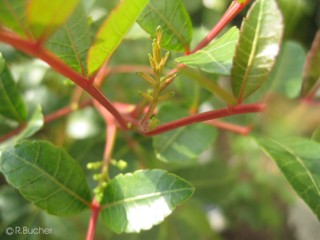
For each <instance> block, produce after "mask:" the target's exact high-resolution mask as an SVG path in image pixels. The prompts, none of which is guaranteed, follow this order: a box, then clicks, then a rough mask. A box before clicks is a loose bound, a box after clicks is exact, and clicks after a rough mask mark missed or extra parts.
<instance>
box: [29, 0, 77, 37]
mask: <svg viewBox="0 0 320 240" xmlns="http://www.w3.org/2000/svg"><path fill="white" fill-rule="evenodd" d="M79 3H80V0H68V1H65V0H54V1H43V0H30V1H28V2H27V14H26V17H27V22H28V24H29V26H30V29H31V30H32V33H33V35H34V37H35V38H37V39H41V40H44V39H46V38H48V37H49V36H50V35H51V34H52V33H53V32H54V31H55V30H56V29H57V28H58V27H60V26H61V25H62V24H63V23H64V22H65V21H66V20H67V19H68V17H69V16H70V15H71V13H72V12H73V11H74V9H75V8H76V6H77V5H78V4H79Z"/></svg>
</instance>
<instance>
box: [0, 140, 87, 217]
mask: <svg viewBox="0 0 320 240" xmlns="http://www.w3.org/2000/svg"><path fill="white" fill-rule="evenodd" d="M0 157H1V158H0V170H1V172H2V173H3V174H4V176H5V177H6V179H7V181H8V182H9V183H10V184H11V185H13V186H14V187H16V188H18V189H19V190H20V191H21V193H22V195H23V196H24V197H25V198H27V199H28V200H30V201H32V202H33V203H34V204H35V205H36V206H38V207H39V208H42V209H44V210H46V211H47V212H48V213H50V214H55V215H71V214H76V213H78V212H80V211H82V210H83V209H85V208H87V207H88V206H89V205H90V201H91V196H90V189H89V187H88V184H87V182H86V179H85V176H84V173H83V172H82V170H81V168H80V166H79V165H78V163H77V162H76V161H75V160H73V159H72V158H71V157H70V156H69V155H68V154H67V153H66V152H65V151H64V150H62V149H61V148H57V147H55V146H53V145H52V144H51V143H48V142H45V141H25V142H22V143H20V144H18V145H16V146H15V147H10V148H7V149H5V150H4V151H3V152H2V153H1V155H0Z"/></svg>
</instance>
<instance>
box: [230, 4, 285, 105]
mask: <svg viewBox="0 0 320 240" xmlns="http://www.w3.org/2000/svg"><path fill="white" fill-rule="evenodd" d="M282 32H283V25H282V16H281V13H280V11H279V9H278V7H277V3H276V1H275V0H258V1H256V2H254V4H253V5H252V7H251V8H250V10H249V12H248V15H247V18H246V19H245V20H244V21H243V23H242V26H241V31H240V38H239V42H238V45H237V47H236V53H235V57H234V60H233V65H232V69H231V78H232V90H233V94H234V96H235V97H237V98H238V101H239V102H242V101H243V100H244V99H245V98H247V97H248V96H249V95H251V94H252V93H253V92H255V91H256V90H257V89H258V88H259V87H260V86H261V85H262V83H263V82H264V80H265V79H266V78H267V77H268V75H269V73H270V71H271V68H272V66H273V64H274V62H275V58H276V56H277V54H278V52H279V49H280V41H281V36H282Z"/></svg>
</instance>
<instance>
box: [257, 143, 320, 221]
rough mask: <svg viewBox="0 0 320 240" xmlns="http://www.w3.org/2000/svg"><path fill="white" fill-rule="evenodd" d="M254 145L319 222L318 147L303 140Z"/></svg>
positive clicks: (319, 170) (319, 165)
mask: <svg viewBox="0 0 320 240" xmlns="http://www.w3.org/2000/svg"><path fill="white" fill-rule="evenodd" d="M257 141H258V143H259V144H260V146H261V147H262V149H263V150H264V151H265V153H266V154H267V155H268V156H269V157H271V158H272V159H273V160H274V161H275V162H276V164H277V165H278V166H279V168H280V170H281V171H282V173H283V174H284V176H285V177H286V178H287V180H288V182H289V183H290V184H291V186H292V187H293V188H294V190H295V191H296V192H297V193H298V195H299V196H300V197H301V198H302V199H303V200H304V201H305V202H306V203H307V204H308V205H309V206H310V208H311V209H312V210H313V212H314V213H315V214H316V215H317V216H318V218H319V219H320V210H319V209H320V144H319V143H317V142H314V141H311V140H308V139H303V138H288V139H282V140H272V139H265V138H257Z"/></svg>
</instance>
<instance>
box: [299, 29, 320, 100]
mask: <svg viewBox="0 0 320 240" xmlns="http://www.w3.org/2000/svg"><path fill="white" fill-rule="evenodd" d="M319 82H320V31H318V33H317V34H316V36H315V38H314V41H313V43H312V47H311V49H310V51H309V53H308V56H307V60H306V65H305V67H304V74H303V87H302V94H303V96H306V95H308V94H309V93H312V91H313V90H316V89H315V87H316V86H317V84H318V83H319Z"/></svg>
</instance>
